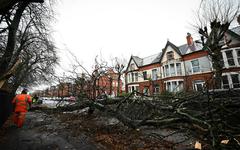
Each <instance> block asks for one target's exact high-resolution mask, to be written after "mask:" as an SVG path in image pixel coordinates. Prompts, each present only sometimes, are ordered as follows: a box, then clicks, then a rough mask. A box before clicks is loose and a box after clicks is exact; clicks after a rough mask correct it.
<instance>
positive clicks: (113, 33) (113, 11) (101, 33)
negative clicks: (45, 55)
mask: <svg viewBox="0 0 240 150" xmlns="http://www.w3.org/2000/svg"><path fill="white" fill-rule="evenodd" d="M200 1H201V0H62V1H60V2H58V4H57V10H56V13H57V15H56V20H57V21H56V23H55V25H54V36H53V37H54V39H55V42H56V44H57V47H58V48H59V55H60V57H61V62H60V64H61V67H62V68H64V69H66V70H68V69H69V66H68V65H69V64H70V63H71V60H72V58H71V56H70V55H69V53H68V51H66V49H68V50H69V51H71V52H72V53H73V54H74V55H75V56H77V58H78V59H79V62H81V63H82V64H83V66H85V67H86V68H87V69H91V68H92V66H93V64H94V58H95V57H96V55H101V56H102V57H103V58H104V59H107V60H109V59H110V58H113V57H123V58H126V59H127V61H128V60H129V58H130V56H131V55H137V56H139V57H146V56H150V55H153V54H156V53H159V52H161V50H162V49H163V48H164V46H165V44H166V42H167V40H170V41H171V42H173V43H174V44H176V45H177V46H179V45H182V44H185V43H186V34H187V32H190V33H192V35H193V37H197V33H196V31H195V30H194V29H193V27H192V26H191V24H192V23H194V20H193V19H194V16H195V14H194V13H195V11H196V10H197V9H198V7H199V3H200Z"/></svg>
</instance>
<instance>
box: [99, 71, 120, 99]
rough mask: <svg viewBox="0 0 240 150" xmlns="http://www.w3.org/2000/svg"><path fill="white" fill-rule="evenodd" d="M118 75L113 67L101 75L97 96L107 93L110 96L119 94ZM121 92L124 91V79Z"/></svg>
mask: <svg viewBox="0 0 240 150" xmlns="http://www.w3.org/2000/svg"><path fill="white" fill-rule="evenodd" d="M117 77H118V75H117V73H115V72H114V71H113V70H112V69H109V70H107V72H106V73H105V74H103V75H101V76H100V77H99V78H98V80H97V88H98V90H97V96H99V95H102V94H107V95H110V96H116V95H117V87H118V78H117ZM119 86H120V87H119V88H120V93H121V92H122V81H120V85H119Z"/></svg>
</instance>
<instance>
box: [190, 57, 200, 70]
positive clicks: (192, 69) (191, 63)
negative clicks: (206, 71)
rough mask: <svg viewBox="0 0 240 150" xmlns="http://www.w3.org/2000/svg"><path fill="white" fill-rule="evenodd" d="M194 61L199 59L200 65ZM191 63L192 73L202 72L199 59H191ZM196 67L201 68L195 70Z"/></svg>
mask: <svg viewBox="0 0 240 150" xmlns="http://www.w3.org/2000/svg"><path fill="white" fill-rule="evenodd" d="M194 61H197V62H198V66H193V62H194ZM191 65H192V73H193V74H194V73H199V72H201V68H200V63H199V60H198V59H194V60H191ZM194 68H199V69H198V71H196V72H195V71H194Z"/></svg>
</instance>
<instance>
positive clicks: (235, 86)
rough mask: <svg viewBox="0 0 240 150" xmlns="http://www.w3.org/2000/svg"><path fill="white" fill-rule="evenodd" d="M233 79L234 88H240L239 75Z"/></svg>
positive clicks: (232, 76) (235, 75) (234, 75)
mask: <svg viewBox="0 0 240 150" xmlns="http://www.w3.org/2000/svg"><path fill="white" fill-rule="evenodd" d="M231 78H232V84H233V88H240V82H239V76H238V74H232V75H231Z"/></svg>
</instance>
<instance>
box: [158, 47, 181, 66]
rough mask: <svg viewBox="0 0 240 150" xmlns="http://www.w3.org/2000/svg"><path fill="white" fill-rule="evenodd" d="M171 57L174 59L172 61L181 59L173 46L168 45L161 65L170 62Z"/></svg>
mask: <svg viewBox="0 0 240 150" xmlns="http://www.w3.org/2000/svg"><path fill="white" fill-rule="evenodd" d="M171 55H172V56H171ZM170 57H172V59H179V58H181V56H180V55H179V54H178V53H177V52H176V50H175V49H174V48H173V47H172V46H171V45H168V46H166V48H165V51H164V53H163V56H162V59H161V63H163V62H166V61H169V58H170Z"/></svg>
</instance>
